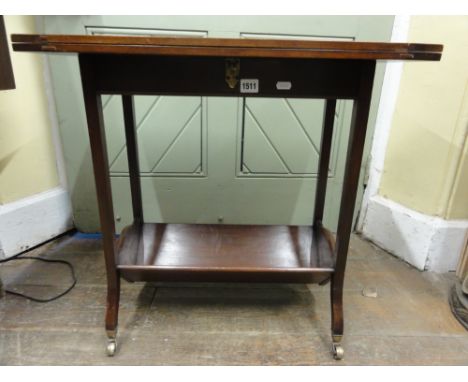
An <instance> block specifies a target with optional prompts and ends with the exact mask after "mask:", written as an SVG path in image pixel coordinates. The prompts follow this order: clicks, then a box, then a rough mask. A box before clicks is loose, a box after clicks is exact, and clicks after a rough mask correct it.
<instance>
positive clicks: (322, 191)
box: [313, 99, 336, 227]
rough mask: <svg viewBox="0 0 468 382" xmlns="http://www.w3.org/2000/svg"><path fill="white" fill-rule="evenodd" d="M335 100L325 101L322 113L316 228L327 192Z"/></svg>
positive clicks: (315, 211)
mask: <svg viewBox="0 0 468 382" xmlns="http://www.w3.org/2000/svg"><path fill="white" fill-rule="evenodd" d="M335 109H336V99H330V100H327V101H326V103H325V109H324V111H323V127H322V139H321V143H320V158H319V166H318V167H319V169H318V176H317V188H316V191H315V208H314V218H313V224H314V226H315V227H317V224H318V223H321V222H322V220H323V209H324V207H325V196H326V192H327V181H328V167H329V164H330V150H331V144H332V138H333V125H334V122H335Z"/></svg>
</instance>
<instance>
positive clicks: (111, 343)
mask: <svg viewBox="0 0 468 382" xmlns="http://www.w3.org/2000/svg"><path fill="white" fill-rule="evenodd" d="M116 350H117V341H116V340H115V338H109V340H108V342H107V355H108V356H109V357H113V356H114V354H115V351H116Z"/></svg>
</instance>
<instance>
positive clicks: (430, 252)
mask: <svg viewBox="0 0 468 382" xmlns="http://www.w3.org/2000/svg"><path fill="white" fill-rule="evenodd" d="M467 230H468V220H444V219H441V218H439V217H435V216H429V215H424V214H422V213H419V212H416V211H413V210H411V209H409V208H407V207H404V206H402V205H400V204H398V203H395V202H393V201H391V200H389V199H385V198H383V197H382V196H379V195H377V196H374V197H372V198H370V200H369V205H368V208H367V213H366V215H365V217H364V222H363V226H362V234H363V235H364V237H366V238H367V239H369V240H370V241H372V242H374V243H375V244H377V245H378V246H379V247H381V248H383V249H385V250H386V251H388V252H390V253H392V254H393V255H395V256H397V257H400V258H401V259H403V260H405V261H406V262H408V263H410V264H411V265H413V266H415V267H416V268H418V269H420V270H428V271H433V272H448V271H455V270H456V268H457V264H458V260H459V257H460V255H461V253H462V251H463V244H464V239H465V235H466V232H467Z"/></svg>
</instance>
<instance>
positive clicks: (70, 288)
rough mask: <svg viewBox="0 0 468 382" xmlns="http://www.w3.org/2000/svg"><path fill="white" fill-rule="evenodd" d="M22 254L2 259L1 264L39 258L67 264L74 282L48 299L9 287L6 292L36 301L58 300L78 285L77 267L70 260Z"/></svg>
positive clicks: (44, 260) (48, 261) (46, 261)
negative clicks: (12, 289) (15, 290)
mask: <svg viewBox="0 0 468 382" xmlns="http://www.w3.org/2000/svg"><path fill="white" fill-rule="evenodd" d="M21 255H23V253H20V254H18V255H15V256H13V257H10V258H8V259H4V260H0V264H1V263H6V262H8V261H13V260H39V261H43V262H45V263H60V264H65V265H66V266H67V267H68V268H70V272H71V275H72V278H73V283H72V285H71V286H70V287H69V288H68V289H67V290H66V291H64V292H62V293H60V294H59V295H57V296H54V297H51V298H47V299H41V298H36V297H32V296H28V295H25V294H23V293H19V292H14V291H11V290H8V289H5V292H6V293H9V294H12V295H15V296H19V297H24V298H27V299H28V300H31V301H35V302H50V301H54V300H57V299H58V298H60V297H62V296H64V295H66V294H67V293H68V292H70V291H71V290H72V289H73V288H74V287H75V285H76V276H75V269H74V268H73V265H72V264H71V263H69V262H68V261H65V260H51V259H45V258H43V257H32V256H21ZM20 256H21V257H20Z"/></svg>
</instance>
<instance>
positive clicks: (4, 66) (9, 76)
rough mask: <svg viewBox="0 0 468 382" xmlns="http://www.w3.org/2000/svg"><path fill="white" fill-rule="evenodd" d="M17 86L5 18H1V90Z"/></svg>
mask: <svg viewBox="0 0 468 382" xmlns="http://www.w3.org/2000/svg"><path fill="white" fill-rule="evenodd" d="M15 86H16V85H15V76H14V75H13V67H12V65H11V59H10V49H9V48H8V38H7V34H6V29H5V22H4V20H3V16H0V90H10V89H14V88H15Z"/></svg>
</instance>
